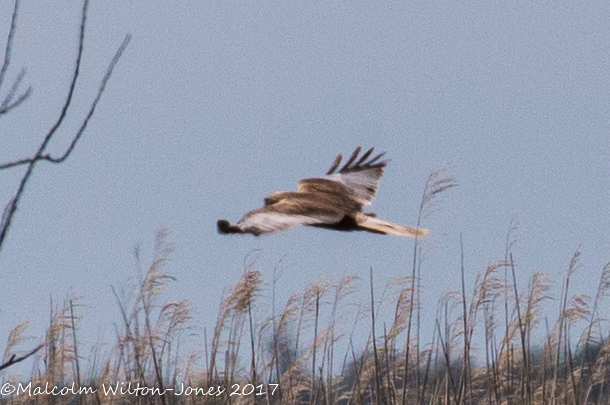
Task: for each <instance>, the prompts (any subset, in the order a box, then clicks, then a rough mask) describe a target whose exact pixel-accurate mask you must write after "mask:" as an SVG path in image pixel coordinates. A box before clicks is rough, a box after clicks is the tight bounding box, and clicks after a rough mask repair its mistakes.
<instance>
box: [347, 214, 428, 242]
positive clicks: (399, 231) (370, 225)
mask: <svg viewBox="0 0 610 405" xmlns="http://www.w3.org/2000/svg"><path fill="white" fill-rule="evenodd" d="M356 223H357V224H358V227H359V228H360V230H363V231H368V232H373V233H383V234H387V235H394V236H409V237H411V238H415V237H417V238H423V237H424V236H426V235H428V233H429V231H428V230H427V229H424V228H416V227H412V226H404V225H398V224H394V223H392V222H388V221H384V220H383V219H379V218H375V217H372V216H369V215H365V214H358V215H357V217H356Z"/></svg>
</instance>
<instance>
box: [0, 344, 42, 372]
mask: <svg viewBox="0 0 610 405" xmlns="http://www.w3.org/2000/svg"><path fill="white" fill-rule="evenodd" d="M43 347H44V345H39V346H38V347H37V348H35V349H34V350H32V351H31V352H29V353H28V354H25V355H23V356H21V357H16V355H14V354H13V355H12V356H11V358H10V359H9V361H7V362H6V363H4V364H0V370H4V369H5V368H9V367H10V366H12V365H13V364H17V363H19V362H21V361H23V360H25V359H27V358H28V357H30V356H33V355H34V354H36V352H38V350H40V349H42V348H43Z"/></svg>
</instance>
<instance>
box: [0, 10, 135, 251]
mask: <svg viewBox="0 0 610 405" xmlns="http://www.w3.org/2000/svg"><path fill="white" fill-rule="evenodd" d="M88 7H89V0H84V2H83V10H82V16H81V24H80V36H79V41H78V53H77V56H76V61H75V65H74V72H73V74H72V82H71V84H70V88H69V90H68V95H67V97H66V100H65V102H64V104H63V107H62V110H61V113H60V114H59V117H58V118H57V121H56V122H55V123H54V124H53V126H52V127H51V129H50V130H49V131H48V132H47V134H46V135H45V137H44V139H43V141H42V143H41V144H40V146H39V147H38V150H37V151H36V153H35V154H34V156H33V157H30V158H24V159H20V160H16V161H12V162H8V163H5V164H2V165H0V170H2V169H8V168H12V167H16V166H21V165H27V169H26V171H25V173H24V174H23V177H22V178H21V182H20V184H19V188H18V189H17V191H16V193H15V195H14V197H13V198H12V199H11V200H10V201H9V203H8V204H7V206H6V208H5V210H4V214H3V216H2V222H0V250H1V249H2V244H3V242H4V240H5V238H6V235H7V233H8V230H9V228H10V226H11V223H12V220H13V217H14V215H15V212H16V211H17V207H18V204H19V201H20V199H21V196H22V195H23V191H24V190H25V186H26V184H27V182H28V181H29V179H30V176H31V175H32V172H33V170H34V167H35V165H36V163H37V162H38V161H40V160H46V161H49V162H52V163H55V164H59V163H62V162H63V161H65V160H66V159H67V158H68V157H69V156H70V154H71V153H72V151H73V150H74V148H75V146H76V144H77V143H78V141H79V140H80V138H81V136H82V134H83V132H84V131H85V129H86V127H87V124H88V123H89V120H90V119H91V117H92V116H93V113H94V112H95V108H96V106H97V104H98V102H99V101H100V99H101V96H102V94H103V92H104V90H105V88H106V84H107V83H108V80H109V79H110V76H111V75H112V72H113V70H114V67H115V66H116V64H117V62H118V61H119V59H120V58H121V56H122V54H123V51H124V50H125V48H126V47H127V45H128V44H129V41H130V40H131V35H129V34H128V35H126V36H125V39H124V40H123V42H122V44H121V46H120V47H119V49H118V50H117V52H116V53H115V55H114V57H113V58H112V60H111V62H110V64H109V66H108V69H107V70H106V74H105V75H104V78H103V79H102V82H101V83H100V88H99V90H98V92H97V96H96V97H95V99H94V101H93V103H92V104H91V107H90V108H89V112H88V114H87V116H86V117H85V119H84V120H83V122H82V124H81V126H80V128H79V130H78V131H77V133H76V134H75V136H74V138H73V139H72V142H71V143H70V146H69V147H68V149H67V150H66V152H64V154H63V155H61V156H60V157H57V158H54V157H52V156H50V155H49V154H48V153H44V152H45V149H46V147H47V145H48V144H49V142H50V141H51V139H52V138H53V136H54V135H55V133H56V132H57V130H58V129H59V127H60V126H61V124H62V123H63V121H64V118H65V117H66V114H67V113H68V109H69V108H70V105H71V102H72V96H73V94H74V91H75V88H76V81H77V79H78V75H79V72H80V65H81V58H82V54H83V48H84V40H85V27H86V22H87V9H88ZM17 9H18V0H16V1H15V9H14V12H13V24H12V25H11V31H10V33H9V38H8V40H7V52H6V55H5V60H4V65H3V68H2V69H3V71H6V68H5V66H6V67H8V64H9V61H10V49H11V46H12V36H13V35H14V31H15V26H16V25H15V21H16V15H17ZM7 55H8V56H7ZM3 71H0V74H1V75H2V76H3V75H4V73H3ZM2 76H0V80H1V79H2ZM22 76H23V75H20V77H19V78H18V79H17V84H18V82H20V81H21V79H22ZM0 84H1V81H0ZM14 89H15V86H13V89H11V92H9V96H10V98H11V99H12V97H14V94H15V92H16V90H14ZM29 94H30V89H28V91H26V93H25V94H24V95H22V96H20V97H19V98H18V99H17V100H16V101H14V102H12V103H11V102H10V100H9V102H8V104H7V105H8V107H7V108H9V109H11V108H14V107H15V106H17V105H19V104H20V103H21V102H22V101H23V100H25V98H27V96H29ZM5 101H6V100H5ZM3 105H4V104H3Z"/></svg>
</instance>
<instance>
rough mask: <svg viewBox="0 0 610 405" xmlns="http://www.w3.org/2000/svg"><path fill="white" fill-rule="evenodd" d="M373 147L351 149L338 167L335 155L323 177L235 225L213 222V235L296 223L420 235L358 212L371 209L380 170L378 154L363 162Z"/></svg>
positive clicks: (273, 198) (278, 196) (273, 197)
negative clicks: (215, 230)
mask: <svg viewBox="0 0 610 405" xmlns="http://www.w3.org/2000/svg"><path fill="white" fill-rule="evenodd" d="M373 150H374V148H371V149H369V150H368V151H367V152H366V153H364V154H363V155H362V156H359V155H360V147H357V148H356V150H355V151H354V153H352V156H351V157H350V158H349V159H348V161H347V162H346V163H345V165H343V167H341V168H339V166H340V165H341V160H342V159H343V157H342V156H341V155H339V156H337V159H335V162H334V163H333V165H332V167H331V168H330V170H329V171H328V172H327V173H326V176H324V177H315V178H310V179H303V180H301V181H299V182H298V183H297V184H298V186H299V189H298V190H297V191H277V192H274V193H271V194H269V195H268V196H267V197H266V198H265V205H264V207H262V208H257V209H255V210H252V211H250V212H247V213H246V214H245V215H244V216H243V218H242V219H241V220H240V221H239V222H238V223H237V224H236V225H231V223H230V222H229V221H227V220H224V219H221V220H219V221H218V223H217V225H218V232H219V233H251V234H253V235H256V236H258V235H262V234H267V233H274V232H280V231H285V230H288V229H290V228H292V227H293V226H296V225H307V226H315V227H318V228H326V229H334V230H337V231H367V232H372V233H380V234H388V235H396V236H411V237H423V236H426V235H427V234H428V230H427V229H422V228H413V227H409V226H402V225H397V224H393V223H391V222H387V221H384V220H381V219H378V218H376V215H375V214H374V213H372V212H364V211H363V210H362V208H363V206H364V205H371V202H372V201H373V198H375V194H376V193H377V188H378V187H379V178H380V177H381V176H382V175H383V168H384V167H385V166H386V164H387V163H388V162H387V161H385V160H382V161H380V159H381V158H382V157H383V155H384V154H385V152H384V153H381V154H379V155H377V156H375V157H374V158H371V159H369V157H370V156H371V154H372V153H373Z"/></svg>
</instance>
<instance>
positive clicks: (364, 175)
mask: <svg viewBox="0 0 610 405" xmlns="http://www.w3.org/2000/svg"><path fill="white" fill-rule="evenodd" d="M374 150H375V148H371V149H369V150H368V151H367V152H365V153H364V154H363V155H362V156H360V158H358V155H359V154H360V151H361V148H360V147H357V148H356V150H354V152H353V153H352V156H351V157H350V158H349V159H348V160H347V162H346V163H345V164H344V165H343V167H341V168H339V166H340V165H341V161H342V160H343V156H342V155H339V156H337V158H336V159H335V161H334V163H333V165H332V166H331V168H330V169H329V170H328V172H327V173H326V176H324V177H320V178H309V179H303V180H301V181H299V182H298V183H297V184H298V186H299V191H301V192H326V193H333V194H335V195H338V196H341V197H343V198H344V199H349V200H351V201H354V202H356V203H357V204H359V205H360V206H362V205H371V202H372V201H373V199H374V198H375V194H376V193H377V189H378V188H379V179H380V178H381V176H382V175H383V168H384V167H385V166H386V164H387V163H388V161H387V160H382V161H379V160H380V159H381V158H382V157H383V156H384V155H385V152H384V153H380V154H379V155H377V156H375V157H374V158H372V159H369V157H370V156H371V154H372V153H373V151H374ZM329 180H330V181H329ZM331 182H332V183H331Z"/></svg>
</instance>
